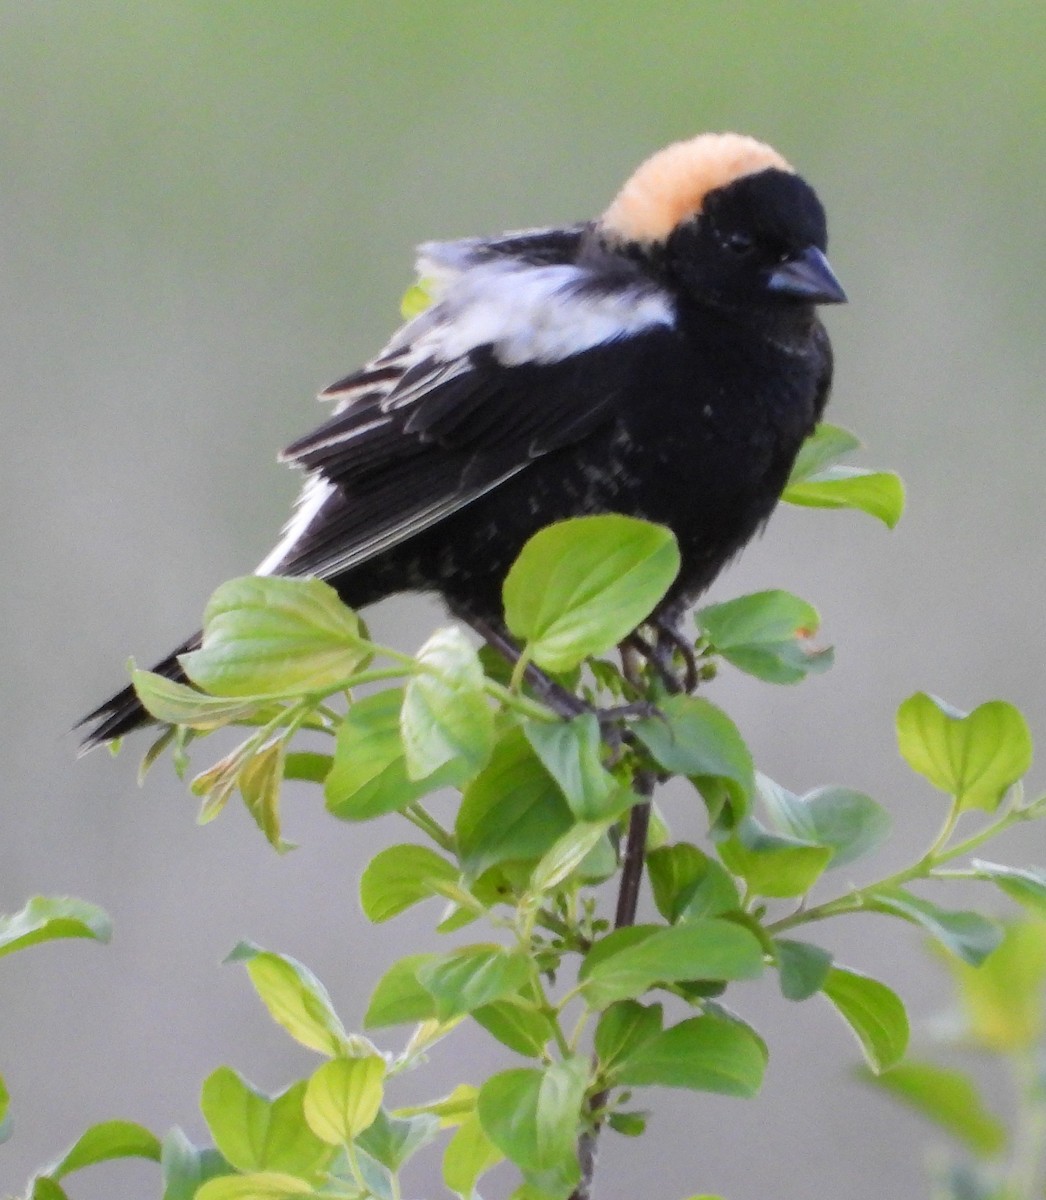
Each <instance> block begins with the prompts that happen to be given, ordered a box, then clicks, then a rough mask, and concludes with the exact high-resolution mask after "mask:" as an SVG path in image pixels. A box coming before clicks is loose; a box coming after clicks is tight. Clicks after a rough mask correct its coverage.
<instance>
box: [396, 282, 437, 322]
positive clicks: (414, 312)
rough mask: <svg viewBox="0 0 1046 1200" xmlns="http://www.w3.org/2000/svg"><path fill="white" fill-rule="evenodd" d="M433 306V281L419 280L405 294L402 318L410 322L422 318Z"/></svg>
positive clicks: (401, 305) (402, 304) (401, 306)
mask: <svg viewBox="0 0 1046 1200" xmlns="http://www.w3.org/2000/svg"><path fill="white" fill-rule="evenodd" d="M431 304H432V281H431V280H427V279H418V280H416V281H415V282H414V283H412V284H411V285H410V287H409V288H407V290H406V291H405V292H404V293H403V299H402V300H401V301H400V316H401V317H402V318H403V319H404V321H410V320H412V319H413V318H414V317H417V316H420V315H421V314H422V313H423V312H424V311H425V309H427V308H428V307H429V306H430V305H431Z"/></svg>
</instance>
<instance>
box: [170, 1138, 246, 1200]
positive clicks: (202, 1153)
mask: <svg viewBox="0 0 1046 1200" xmlns="http://www.w3.org/2000/svg"><path fill="white" fill-rule="evenodd" d="M232 1170H233V1168H232V1166H231V1165H230V1164H229V1163H228V1162H226V1161H225V1159H224V1158H223V1157H222V1155H221V1154H220V1153H219V1152H218V1151H217V1150H214V1149H211V1147H209V1146H208V1147H204V1148H202V1149H201V1148H200V1147H197V1146H194V1145H193V1144H192V1142H190V1141H189V1139H188V1138H187V1137H186V1136H185V1134H184V1133H183V1132H182V1131H181V1130H180V1129H179V1128H178V1127H177V1126H175V1127H174V1128H173V1129H171V1130H170V1131H169V1132H168V1133H167V1135H166V1136H165V1137H164V1139H163V1145H162V1147H161V1150H160V1172H161V1174H162V1177H163V1200H193V1197H194V1196H195V1195H196V1193H197V1191H198V1190H199V1188H200V1186H201V1185H202V1184H204V1183H206V1182H207V1180H208V1179H215V1178H217V1177H218V1176H220V1175H228V1174H229V1173H230V1172H231V1171H232Z"/></svg>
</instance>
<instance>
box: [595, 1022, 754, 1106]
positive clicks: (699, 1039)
mask: <svg viewBox="0 0 1046 1200" xmlns="http://www.w3.org/2000/svg"><path fill="white" fill-rule="evenodd" d="M765 1070H766V1047H765V1046H764V1045H763V1043H762V1041H761V1039H760V1038H759V1037H757V1036H756V1034H755V1033H753V1032H752V1030H751V1029H749V1028H748V1026H747V1025H744V1024H742V1023H741V1022H739V1021H732V1020H727V1019H725V1018H723V1017H719V1016H704V1017H691V1018H690V1019H689V1020H687V1021H682V1022H680V1023H679V1024H678V1025H673V1026H671V1028H669V1029H666V1030H665V1031H664V1032H663V1033H659V1034H657V1035H655V1036H654V1037H652V1038H650V1039H649V1040H648V1041H646V1042H644V1043H643V1044H642V1045H640V1046H638V1047H637V1048H636V1049H635V1051H634V1052H633V1053H632V1054H631V1055H629V1056H628V1057H627V1058H626V1059H625V1061H624V1062H623V1063H622V1064H621V1065H620V1068H619V1070H618V1072H617V1082H619V1083H624V1084H632V1085H633V1086H639V1085H643V1084H659V1085H660V1086H662V1087H679V1088H689V1089H691V1090H692V1091H698V1092H718V1093H719V1094H721V1095H725V1096H746V1097H747V1096H754V1095H756V1093H757V1092H758V1091H759V1088H760V1086H761V1085H762V1082H763V1072H764V1071H765Z"/></svg>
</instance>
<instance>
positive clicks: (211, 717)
mask: <svg viewBox="0 0 1046 1200" xmlns="http://www.w3.org/2000/svg"><path fill="white" fill-rule="evenodd" d="M131 683H132V685H133V686H134V690H135V692H136V693H137V695H138V699H139V700H140V701H141V702H142V707H143V708H144V709H145V711H146V712H147V713H148V714H149V715H150V716H151V717H155V718H156V719H157V721H163V722H165V723H166V724H168V725H188V726H190V727H191V728H193V729H220V728H221V726H223V725H228V724H229V722H230V721H240V720H243V718H244V717H249V716H251V715H252V714H254V713H255V712H257V710H258V707H259V701H258V700H256V699H253V698H252V699H247V700H230V699H227V698H226V697H223V696H210V695H208V694H207V692H201V691H198V690H197V689H196V688H193V687H188V686H187V685H186V684H184V683H176V682H175V681H174V680H173V679H167V678H166V677H165V676H163V675H156V674H154V673H153V672H152V671H137V670H136V671H132V672H131Z"/></svg>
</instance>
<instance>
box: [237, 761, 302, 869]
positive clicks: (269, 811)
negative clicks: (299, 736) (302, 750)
mask: <svg viewBox="0 0 1046 1200" xmlns="http://www.w3.org/2000/svg"><path fill="white" fill-rule="evenodd" d="M283 757H284V743H283V741H282V740H278V741H275V742H272V743H271V744H270V745H268V746H266V747H264V748H263V749H262V750H259V751H258V752H257V753H255V754H252V755H251V756H250V758H248V759H247V761H246V762H245V763H244V764H243V766H242V767H241V768H240V771H239V774H238V775H237V780H238V782H239V785H240V795H241V796H242V797H243V802H244V804H245V805H246V806H247V811H248V812H249V813H250V814H251V816H252V817H253V818H254V821H255V824H256V825H257V826H258V828H259V829H260V830H261V831H262V833H263V834H265V840H266V841H267V842H268V843H269V845H270V846H272V847H273V848H274V849H275V850H277V851H278V852H279V853H281V854H282V853H283V852H284V851H286V850H290V849H292V845H291V843H290V842H285V841H284V840H283V838H282V836H281V835H280V785H281V784H282V782H283Z"/></svg>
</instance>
